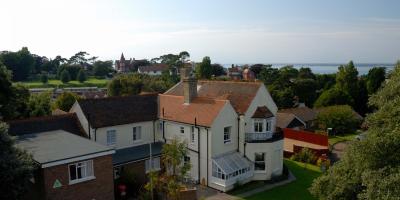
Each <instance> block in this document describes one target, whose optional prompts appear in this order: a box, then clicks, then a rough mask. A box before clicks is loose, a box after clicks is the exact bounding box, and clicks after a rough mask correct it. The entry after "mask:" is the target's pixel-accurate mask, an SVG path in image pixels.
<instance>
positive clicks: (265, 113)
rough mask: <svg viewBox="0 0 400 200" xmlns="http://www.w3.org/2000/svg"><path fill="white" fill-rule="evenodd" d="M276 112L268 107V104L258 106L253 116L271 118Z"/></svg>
mask: <svg viewBox="0 0 400 200" xmlns="http://www.w3.org/2000/svg"><path fill="white" fill-rule="evenodd" d="M273 116H274V114H272V112H271V111H270V110H269V109H268V108H267V106H261V107H257V109H256V111H255V112H254V114H253V116H252V118H269V117H273Z"/></svg>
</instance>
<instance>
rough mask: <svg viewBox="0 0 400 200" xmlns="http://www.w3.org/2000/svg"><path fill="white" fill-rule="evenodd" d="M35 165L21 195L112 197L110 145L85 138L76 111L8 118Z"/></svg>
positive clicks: (75, 197) (30, 196) (29, 197)
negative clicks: (72, 112)
mask: <svg viewBox="0 0 400 200" xmlns="http://www.w3.org/2000/svg"><path fill="white" fill-rule="evenodd" d="M8 124H9V126H10V128H9V133H10V134H11V135H15V137H16V145H17V147H19V148H21V149H24V150H26V151H27V152H28V153H30V154H31V155H32V156H33V159H34V161H35V163H36V165H37V168H36V170H35V172H34V177H33V178H32V179H31V187H30V188H29V189H30V190H29V192H28V193H27V194H26V198H25V199H49V200H50V199H71V200H72V199H74V200H75V199H82V200H83V199H96V200H102V199H104V200H106V199H107V200H108V199H114V184H113V172H112V154H113V153H114V152H115V151H114V150H113V149H112V148H109V147H107V146H104V145H100V144H97V143H95V142H92V141H90V140H88V139H87V138H85V136H86V134H85V133H84V132H83V131H82V130H83V129H82V127H81V126H80V124H79V122H78V121H77V118H76V115H74V114H66V115H58V116H49V117H38V118H29V119H24V120H17V121H10V122H8Z"/></svg>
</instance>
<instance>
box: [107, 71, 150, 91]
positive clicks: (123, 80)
mask: <svg viewBox="0 0 400 200" xmlns="http://www.w3.org/2000/svg"><path fill="white" fill-rule="evenodd" d="M142 88H143V81H142V79H141V77H140V75H139V74H122V75H119V76H115V77H114V78H113V79H112V80H111V81H110V82H109V83H108V86H107V91H108V95H110V96H128V95H137V94H139V93H140V92H141V91H142Z"/></svg>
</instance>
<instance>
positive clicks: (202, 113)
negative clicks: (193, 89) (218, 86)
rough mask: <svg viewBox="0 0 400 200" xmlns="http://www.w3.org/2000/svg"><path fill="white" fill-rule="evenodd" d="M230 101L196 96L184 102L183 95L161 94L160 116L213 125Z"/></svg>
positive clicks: (171, 119) (190, 122) (208, 125)
mask: <svg viewBox="0 0 400 200" xmlns="http://www.w3.org/2000/svg"><path fill="white" fill-rule="evenodd" d="M227 102H228V101H226V100H216V99H210V98H205V97H196V98H194V99H193V100H192V102H191V103H190V104H184V99H183V96H172V95H164V94H162V95H160V118H161V119H165V120H170V121H175V122H182V123H188V124H195V123H196V124H197V125H201V126H206V127H211V125H212V123H213V122H214V119H215V118H216V117H217V116H218V114H219V113H220V111H221V109H222V108H223V107H224V105H225V104H226V103H227Z"/></svg>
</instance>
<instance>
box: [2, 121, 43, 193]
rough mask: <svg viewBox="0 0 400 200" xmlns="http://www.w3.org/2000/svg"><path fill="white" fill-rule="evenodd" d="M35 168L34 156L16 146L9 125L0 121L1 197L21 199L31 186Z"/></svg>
mask: <svg viewBox="0 0 400 200" xmlns="http://www.w3.org/2000/svg"><path fill="white" fill-rule="evenodd" d="M34 169H35V167H34V162H33V160H32V157H31V156H30V155H29V154H27V153H26V152H25V151H22V150H20V149H18V148H17V147H15V141H14V140H13V139H12V138H11V137H10V136H9V135H8V127H7V125H6V124H5V123H0V180H1V181H0V187H1V190H0V199H20V198H21V197H22V196H23V195H24V194H25V193H26V192H27V189H28V188H29V184H30V183H29V182H30V181H29V179H30V178H31V177H32V176H33V170H34Z"/></svg>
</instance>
